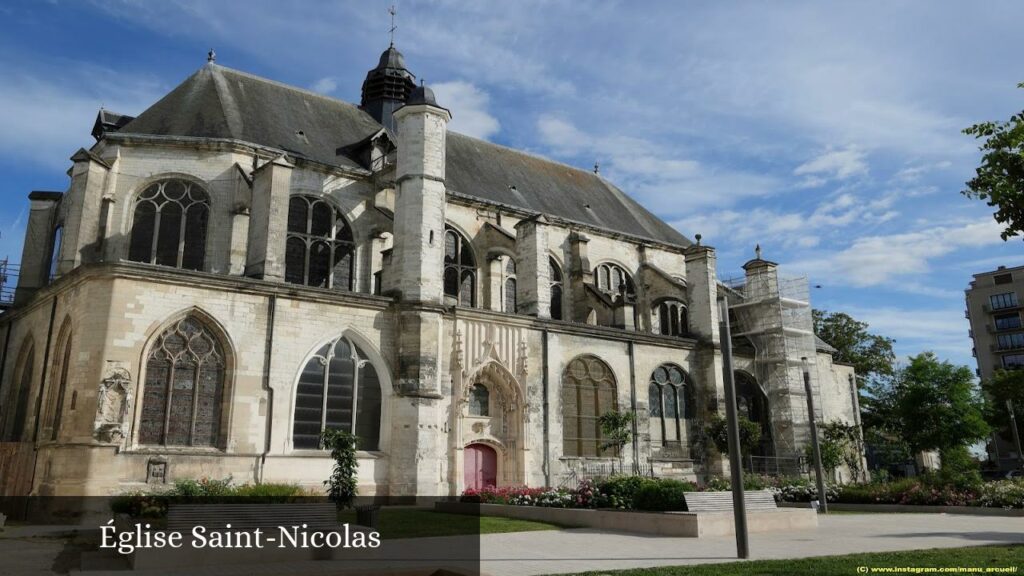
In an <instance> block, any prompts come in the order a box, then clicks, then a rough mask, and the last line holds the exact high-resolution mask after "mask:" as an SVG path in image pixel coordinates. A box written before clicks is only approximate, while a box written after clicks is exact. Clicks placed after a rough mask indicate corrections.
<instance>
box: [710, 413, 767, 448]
mask: <svg viewBox="0 0 1024 576" xmlns="http://www.w3.org/2000/svg"><path fill="white" fill-rule="evenodd" d="M736 426H737V427H738V428H739V430H740V453H741V454H751V453H753V451H754V449H755V448H757V447H758V446H759V445H760V444H761V425H760V424H758V423H756V422H751V421H750V420H749V419H748V418H746V417H745V416H740V415H737V417H736ZM707 436H708V437H709V438H710V439H711V441H712V443H714V445H715V448H716V449H717V450H718V451H719V452H720V453H722V454H729V426H728V423H727V422H726V419H725V418H722V417H721V416H719V415H718V414H715V415H714V416H712V417H711V419H710V420H709V421H708V425H707Z"/></svg>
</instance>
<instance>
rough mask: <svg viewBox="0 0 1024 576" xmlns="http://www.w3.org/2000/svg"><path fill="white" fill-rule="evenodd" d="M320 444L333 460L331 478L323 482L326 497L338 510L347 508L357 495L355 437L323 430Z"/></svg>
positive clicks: (333, 430)
mask: <svg viewBox="0 0 1024 576" xmlns="http://www.w3.org/2000/svg"><path fill="white" fill-rule="evenodd" d="M320 444H321V445H322V446H323V447H324V448H327V449H329V450H330V451H331V458H334V469H333V470H332V471H331V477H330V478H328V479H327V480H324V486H327V495H328V496H329V497H330V499H331V501H332V502H334V504H335V506H337V507H338V509H339V510H340V509H342V508H348V507H349V506H351V505H352V502H353V501H354V500H355V498H356V495H357V494H358V493H359V490H358V484H357V483H356V472H357V471H358V467H359V463H358V462H357V461H356V435H355V434H352V433H351V432H348V431H345V430H339V429H336V428H325V429H324V431H323V433H322V434H321V435H320Z"/></svg>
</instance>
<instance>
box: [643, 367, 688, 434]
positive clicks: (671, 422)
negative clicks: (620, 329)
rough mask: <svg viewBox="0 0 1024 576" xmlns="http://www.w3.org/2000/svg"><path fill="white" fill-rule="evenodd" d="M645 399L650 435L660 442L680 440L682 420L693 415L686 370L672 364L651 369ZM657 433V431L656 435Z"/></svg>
mask: <svg viewBox="0 0 1024 576" xmlns="http://www.w3.org/2000/svg"><path fill="white" fill-rule="evenodd" d="M647 399H648V404H649V407H650V408H649V409H650V416H651V418H652V419H653V420H657V424H655V423H653V422H652V426H655V428H652V435H654V436H655V438H657V437H658V436H660V438H661V442H662V443H663V444H667V443H670V442H680V441H682V439H683V432H684V430H685V425H684V424H685V422H684V420H686V419H688V418H692V417H693V390H692V386H690V384H689V382H688V378H687V376H686V373H685V372H683V369H682V368H680V367H679V366H676V365H675V364H662V365H661V366H658V367H657V368H655V369H654V372H653V373H652V374H651V380H650V382H649V383H648V384H647ZM659 433H660V434H659Z"/></svg>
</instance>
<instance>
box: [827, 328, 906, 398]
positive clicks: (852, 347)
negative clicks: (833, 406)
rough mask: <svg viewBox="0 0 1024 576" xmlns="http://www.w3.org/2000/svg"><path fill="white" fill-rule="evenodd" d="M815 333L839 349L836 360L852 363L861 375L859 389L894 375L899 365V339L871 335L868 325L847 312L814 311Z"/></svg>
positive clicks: (835, 355) (858, 381) (858, 379)
mask: <svg viewBox="0 0 1024 576" xmlns="http://www.w3.org/2000/svg"><path fill="white" fill-rule="evenodd" d="M813 317H814V333H815V334H817V335H818V336H821V338H822V340H824V341H825V342H828V343H829V344H831V345H832V347H833V348H835V349H836V353H835V354H834V355H833V356H832V358H833V359H834V360H835V361H836V362H842V363H844V364H850V365H851V366H853V369H854V371H855V372H856V374H857V386H858V388H867V387H868V386H869V385H870V384H871V383H872V382H873V381H874V380H876V379H878V378H880V377H884V376H890V375H892V373H893V366H894V365H895V363H896V353H895V352H893V349H892V345H893V342H895V340H893V339H891V338H886V337H885V336H879V335H877V334H872V333H870V332H868V325H867V323H865V322H860V321H858V320H856V319H855V318H853V317H852V316H850V315H849V314H844V313H843V312H826V311H823V310H814V311H813Z"/></svg>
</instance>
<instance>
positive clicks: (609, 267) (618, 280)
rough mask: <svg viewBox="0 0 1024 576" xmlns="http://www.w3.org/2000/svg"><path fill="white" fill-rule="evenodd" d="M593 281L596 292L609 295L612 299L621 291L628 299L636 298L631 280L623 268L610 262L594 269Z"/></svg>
mask: <svg viewBox="0 0 1024 576" xmlns="http://www.w3.org/2000/svg"><path fill="white" fill-rule="evenodd" d="M594 281H595V282H596V283H597V289H598V290H600V291H602V292H605V293H607V294H611V295H612V296H613V297H614V296H615V295H616V294H618V293H619V292H621V291H623V290H624V291H625V293H626V296H628V297H635V296H636V288H635V287H634V285H633V278H632V277H630V275H629V273H628V272H626V269H625V268H623V267H622V266H619V265H618V264H614V263H611V262H606V263H604V264H599V265H598V266H597V268H595V269H594Z"/></svg>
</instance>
